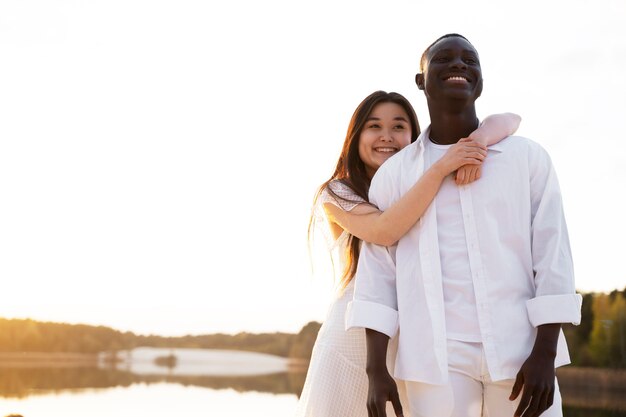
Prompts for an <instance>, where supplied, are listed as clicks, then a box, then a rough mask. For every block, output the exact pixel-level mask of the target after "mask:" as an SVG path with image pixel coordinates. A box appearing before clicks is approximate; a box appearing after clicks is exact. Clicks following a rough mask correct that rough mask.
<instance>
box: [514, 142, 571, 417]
mask: <svg viewBox="0 0 626 417" xmlns="http://www.w3.org/2000/svg"><path fill="white" fill-rule="evenodd" d="M529 146H530V149H529V170H530V194H531V195H530V197H531V244H532V248H531V250H532V258H533V272H534V276H535V298H532V299H530V300H528V301H527V303H526V307H527V310H528V317H529V320H530V322H531V324H532V325H533V326H535V327H537V336H536V339H535V343H534V346H533V349H532V352H531V354H530V355H529V357H528V359H527V360H526V362H524V364H523V365H522V367H521V369H520V371H519V372H518V374H517V377H516V380H515V384H514V386H513V390H512V392H511V396H510V399H511V400H514V399H516V398H517V397H518V396H519V394H520V392H522V389H523V393H522V398H521V400H520V404H519V406H518V408H517V410H516V411H515V416H516V417H517V416H523V417H535V416H539V415H540V414H541V413H543V412H544V411H545V410H547V409H548V408H549V407H550V406H551V405H552V401H553V398H554V380H555V372H554V360H555V358H556V352H557V343H558V338H559V333H560V331H561V323H573V324H579V323H580V306H581V302H582V299H581V296H580V295H578V294H576V289H575V287H574V268H573V264H572V255H571V250H570V245H569V237H568V234H567V225H566V224H565V217H564V214H563V203H562V199H561V191H560V189H559V184H558V180H557V178H556V173H555V171H554V168H553V166H552V162H551V161H550V157H549V156H548V154H547V153H546V152H545V151H544V150H543V149H542V148H541V147H540V146H539V145H537V144H535V143H530V144H529Z"/></svg>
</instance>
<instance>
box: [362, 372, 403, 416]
mask: <svg viewBox="0 0 626 417" xmlns="http://www.w3.org/2000/svg"><path fill="white" fill-rule="evenodd" d="M368 379H369V390H368V392H367V415H368V417H387V411H386V409H387V401H391V404H392V405H393V410H394V411H395V413H396V416H398V417H403V414H402V405H401V404H400V396H399V395H398V387H397V386H396V382H395V381H394V380H393V378H392V377H391V375H389V372H388V371H387V369H386V368H385V369H384V370H380V371H377V372H374V373H368Z"/></svg>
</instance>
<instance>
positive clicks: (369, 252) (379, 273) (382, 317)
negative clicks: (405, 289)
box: [346, 169, 402, 417]
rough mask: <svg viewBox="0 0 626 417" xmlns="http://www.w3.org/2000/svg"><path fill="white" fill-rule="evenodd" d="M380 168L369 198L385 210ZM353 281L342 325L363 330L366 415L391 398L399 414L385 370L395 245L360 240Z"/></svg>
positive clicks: (375, 415)
mask: <svg viewBox="0 0 626 417" xmlns="http://www.w3.org/2000/svg"><path fill="white" fill-rule="evenodd" d="M381 171H383V170H382V169H381V170H379V172H378V173H377V175H376V176H375V177H374V180H373V181H372V185H371V187H370V201H371V202H372V203H374V204H376V205H377V206H378V207H380V208H381V209H385V208H386V207H388V205H389V204H390V202H391V196H390V195H389V192H390V191H389V190H391V189H393V187H392V186H391V185H390V184H384V183H385V182H386V181H385V178H386V176H385V172H381ZM355 280H356V283H355V287H354V300H353V301H352V302H351V303H350V304H349V305H348V310H347V312H346V328H347V329H351V328H365V329H366V345H367V364H366V371H367V375H368V380H369V390H368V399H367V409H368V415H369V416H370V417H385V416H386V411H385V408H386V403H387V401H391V402H392V404H393V406H394V410H395V412H396V415H397V416H401V415H402V407H401V405H400V400H399V396H398V390H397V387H396V383H395V381H394V380H393V378H392V377H391V375H390V374H389V371H388V369H387V345H388V342H389V338H390V337H393V336H394V335H395V334H396V333H397V331H398V300H397V293H396V265H395V247H391V248H387V247H384V246H379V245H375V244H372V243H367V242H364V243H363V246H362V247H361V253H360V255H359V263H358V266H357V272H356V276H355Z"/></svg>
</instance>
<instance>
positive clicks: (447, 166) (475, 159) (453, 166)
mask: <svg viewBox="0 0 626 417" xmlns="http://www.w3.org/2000/svg"><path fill="white" fill-rule="evenodd" d="M486 156H487V147H486V146H485V145H483V144H482V143H479V142H476V141H474V140H472V139H469V138H463V139H461V140H459V141H458V142H457V143H455V144H454V145H452V146H451V147H450V149H448V151H447V152H446V153H445V155H444V156H443V157H442V158H441V159H440V160H439V161H437V162H436V163H435V166H436V167H437V168H438V169H439V170H440V172H441V173H442V175H443V176H447V175H449V174H451V173H453V172H454V171H456V170H457V169H459V168H461V167H463V166H465V165H469V166H470V168H475V167H478V168H480V164H482V162H483V161H484V160H485V157H486ZM477 175H478V176H480V170H474V169H471V170H470V172H467V171H464V172H463V177H462V181H461V182H459V177H457V180H456V182H457V184H468V183H469V182H471V181H473V180H475V179H477Z"/></svg>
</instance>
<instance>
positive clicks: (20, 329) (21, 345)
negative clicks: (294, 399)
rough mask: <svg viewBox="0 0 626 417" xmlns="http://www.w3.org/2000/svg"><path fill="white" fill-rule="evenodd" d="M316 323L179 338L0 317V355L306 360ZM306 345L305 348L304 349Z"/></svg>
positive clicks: (315, 330)
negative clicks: (217, 355) (190, 351)
mask: <svg viewBox="0 0 626 417" xmlns="http://www.w3.org/2000/svg"><path fill="white" fill-rule="evenodd" d="M319 326H320V325H319V323H310V324H308V325H307V326H305V327H304V328H303V330H302V331H300V333H298V334H292V333H280V332H276V333H260V334H255V333H247V332H242V333H238V334H236V335H229V334H221V333H218V334H207V335H195V336H194V335H189V336H181V337H164V336H157V335H147V336H146V335H138V334H135V333H133V332H121V331H119V330H115V329H112V328H110V327H105V326H90V325H85V324H67V323H53V322H42V321H35V320H30V319H2V318H0V352H50V353H53V352H54V353H57V352H72V353H94V354H95V353H98V352H104V351H118V350H126V349H133V348H136V347H161V348H204V349H229V350H247V351H253V352H260V353H269V354H273V355H278V356H283V357H293V358H307V357H308V356H307V353H306V350H307V349H308V350H309V355H310V349H311V347H312V346H313V342H314V341H315V336H316V335H317V330H318V329H319ZM307 346H308V347H307Z"/></svg>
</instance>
